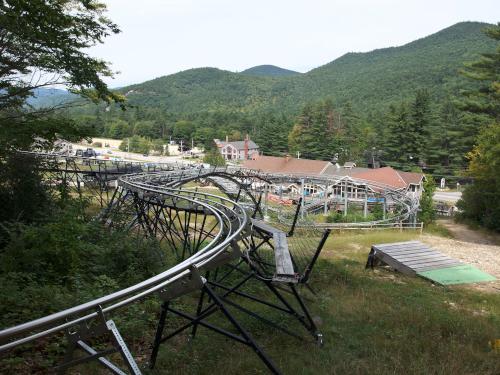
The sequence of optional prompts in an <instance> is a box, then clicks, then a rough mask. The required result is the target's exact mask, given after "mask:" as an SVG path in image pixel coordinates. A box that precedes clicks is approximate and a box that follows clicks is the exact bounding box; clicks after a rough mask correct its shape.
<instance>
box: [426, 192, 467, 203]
mask: <svg viewBox="0 0 500 375" xmlns="http://www.w3.org/2000/svg"><path fill="white" fill-rule="evenodd" d="M461 197H462V192H460V191H436V192H435V193H434V196H433V197H432V198H433V199H434V200H435V201H441V202H453V203H456V202H457V201H458V200H459V199H460V198H461Z"/></svg>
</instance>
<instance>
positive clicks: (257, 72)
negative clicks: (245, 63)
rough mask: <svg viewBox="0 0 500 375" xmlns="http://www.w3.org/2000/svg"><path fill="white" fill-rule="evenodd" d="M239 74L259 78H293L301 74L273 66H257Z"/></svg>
mask: <svg viewBox="0 0 500 375" xmlns="http://www.w3.org/2000/svg"><path fill="white" fill-rule="evenodd" d="M241 74H246V75H249V76H259V77H283V76H295V75H298V74H301V73H299V72H296V71H294V70H289V69H283V68H280V67H279V66H275V65H258V66H254V67H252V68H248V69H246V70H244V71H242V72H241Z"/></svg>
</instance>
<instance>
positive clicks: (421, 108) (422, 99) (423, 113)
mask: <svg viewBox="0 0 500 375" xmlns="http://www.w3.org/2000/svg"><path fill="white" fill-rule="evenodd" d="M429 100H430V99H429V93H428V92H427V91H426V90H418V91H417V92H416V95H415V100H414V101H413V102H412V104H411V114H410V127H409V129H408V132H407V140H406V141H407V144H406V145H405V148H406V150H407V152H408V155H409V157H411V158H412V159H413V162H420V163H423V162H424V160H425V158H426V154H427V152H428V150H427V145H428V139H429V125H430V121H431V114H430V107H429Z"/></svg>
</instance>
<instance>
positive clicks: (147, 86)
mask: <svg viewBox="0 0 500 375" xmlns="http://www.w3.org/2000/svg"><path fill="white" fill-rule="evenodd" d="M486 26H487V24H484V23H479V22H462V23H458V24H456V25H453V26H451V27H449V28H446V29H444V30H441V31H439V32H438V33H435V34H432V35H430V36H428V37H425V38H422V39H419V40H416V41H414V42H411V43H408V44H406V45H404V46H401V47H391V48H384V49H379V50H375V51H371V52H366V53H348V54H346V55H344V56H342V57H340V58H338V59H336V60H334V61H332V62H330V63H328V64H326V65H323V66H321V67H319V68H317V69H314V70H312V71H310V72H308V73H305V74H299V75H292V76H280V77H272V76H271V77H270V76H266V77H261V76H253V75H247V74H238V73H232V72H228V71H222V70H219V69H215V68H200V69H191V70H187V71H184V72H180V73H176V74H173V75H169V76H165V77H160V78H157V79H154V80H152V81H147V82H144V83H141V84H138V85H133V86H130V87H127V88H125V89H123V91H124V92H128V93H129V95H128V97H129V99H130V102H131V103H132V104H144V105H152V106H159V107H162V108H165V109H167V110H169V111H171V112H178V113H179V112H200V111H206V110H221V109H232V110H238V111H245V112H248V111H255V110H265V109H271V108H272V109H276V108H278V109H279V110H281V111H285V112H289V111H297V110H298V109H299V108H300V107H301V106H302V105H303V104H304V103H306V102H308V101H312V100H318V99H321V98H326V97H329V98H331V99H333V100H334V102H336V103H337V104H342V103H344V102H347V101H349V102H351V103H352V105H353V107H355V108H357V109H358V110H362V111H368V110H374V109H379V108H380V107H381V106H387V105H388V104H389V103H393V102H398V101H400V100H402V99H406V98H409V97H411V96H412V95H414V93H415V90H416V89H419V88H426V89H428V90H429V92H430V94H431V96H432V97H433V98H440V97H442V96H444V95H447V94H448V93H450V92H455V91H457V85H458V83H459V81H460V79H461V78H460V77H459V76H458V74H457V73H458V70H459V69H460V68H461V67H462V66H463V63H464V62H466V61H470V60H474V59H475V58H476V57H477V55H478V54H479V53H481V52H483V51H487V50H491V49H492V48H494V46H495V44H494V42H493V41H491V40H490V39H488V38H487V37H486V36H485V35H484V34H483V33H482V32H481V30H482V29H483V28H484V27H486ZM131 90H133V91H131Z"/></svg>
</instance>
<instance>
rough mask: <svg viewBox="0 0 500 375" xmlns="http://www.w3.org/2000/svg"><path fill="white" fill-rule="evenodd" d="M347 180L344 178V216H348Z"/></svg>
mask: <svg viewBox="0 0 500 375" xmlns="http://www.w3.org/2000/svg"><path fill="white" fill-rule="evenodd" d="M347 205H348V203H347V180H344V216H347Z"/></svg>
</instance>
